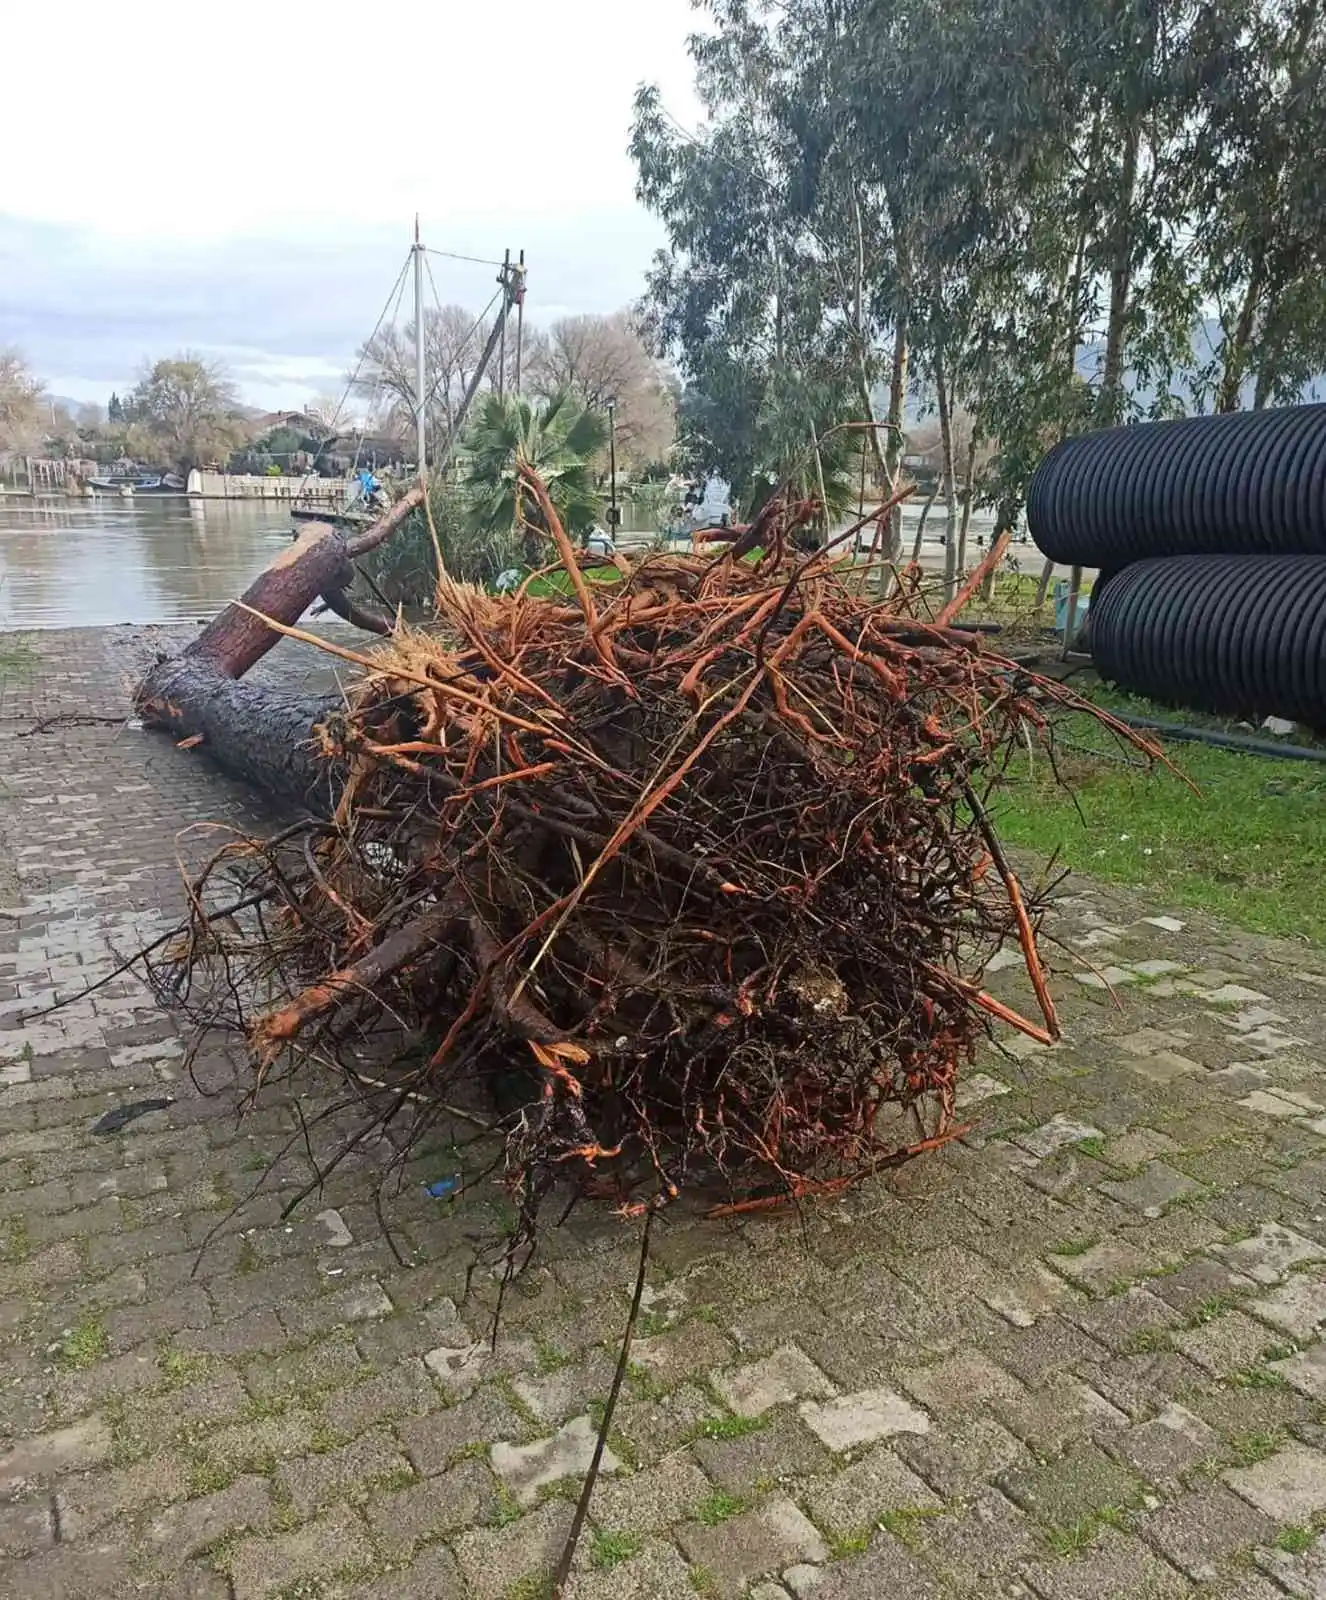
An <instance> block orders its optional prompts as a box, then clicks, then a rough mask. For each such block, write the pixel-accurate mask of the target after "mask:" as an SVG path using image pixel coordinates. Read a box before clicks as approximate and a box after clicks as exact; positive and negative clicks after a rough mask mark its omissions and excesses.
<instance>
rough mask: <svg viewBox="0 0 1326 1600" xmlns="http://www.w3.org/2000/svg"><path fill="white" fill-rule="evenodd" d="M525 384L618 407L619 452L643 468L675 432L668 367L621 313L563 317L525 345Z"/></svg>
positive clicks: (541, 392) (668, 444)
mask: <svg viewBox="0 0 1326 1600" xmlns="http://www.w3.org/2000/svg"><path fill="white" fill-rule="evenodd" d="M525 370H526V372H527V373H528V383H527V387H528V388H530V389H532V390H533V391H534V393H536V394H538V395H542V396H545V397H547V396H550V395H552V394H555V393H556V392H557V391H558V390H561V389H570V390H573V391H574V392H575V393H576V394H578V395H579V396H580V397H581V398H582V399H583V400H585V401H586V402H587V403H588V404H589V405H591V406H595V407H599V408H603V407H606V406H607V404H608V402H609V401H612V402H613V403H614V405H615V408H616V421H617V452H618V455H619V456H622V457H625V458H626V460H627V461H628V462H632V463H634V464H636V465H637V466H643V465H645V464H646V463H648V462H652V461H661V460H663V459H664V457H666V455H667V454H668V451H669V450H670V449H671V448H672V443H673V440H674V438H675V436H676V421H677V407H676V401H675V398H674V394H673V390H672V386H671V385H670V383H669V374H668V372H667V369H666V368H664V367H662V366H661V365H660V364H659V362H658V361H656V360H655V359H654V357H653V356H652V355H651V354H650V353H649V350H648V349H647V348H646V346H645V344H644V342H643V340H642V339H641V338H640V336H639V334H638V333H637V332H636V331H635V328H634V327H633V326H632V324H631V319H630V317H629V315H628V314H627V313H626V312H624V311H618V312H615V313H614V314H613V315H612V316H606V317H605V316H595V315H587V316H578V317H563V318H561V319H560V320H559V321H557V322H554V323H553V325H552V327H551V328H549V329H548V331H547V333H546V334H539V335H536V336H535V337H534V338H533V339H531V340H529V341H528V343H527V347H526V360H525Z"/></svg>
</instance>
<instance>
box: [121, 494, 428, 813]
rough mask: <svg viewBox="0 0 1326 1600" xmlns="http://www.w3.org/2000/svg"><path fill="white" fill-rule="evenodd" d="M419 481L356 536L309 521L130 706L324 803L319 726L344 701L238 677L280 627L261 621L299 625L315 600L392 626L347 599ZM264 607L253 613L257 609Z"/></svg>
mask: <svg viewBox="0 0 1326 1600" xmlns="http://www.w3.org/2000/svg"><path fill="white" fill-rule="evenodd" d="M422 493H423V492H422V489H420V488H417V487H416V488H415V489H412V490H410V491H409V492H408V493H407V494H406V495H404V496H402V498H401V499H400V500H399V501H397V503H396V504H395V505H394V506H393V507H392V508H391V510H390V511H389V512H388V513H387V515H386V516H385V517H383V518H381V519H380V520H379V521H378V522H376V523H374V525H373V526H372V527H371V528H369V529H368V530H367V531H366V532H364V533H362V534H360V535H359V536H358V537H357V538H355V539H352V540H351V539H347V538H346V537H345V535H344V534H343V533H342V532H341V531H340V530H339V529H338V528H333V527H329V526H327V525H326V524H324V523H320V522H314V523H310V524H309V525H308V527H307V528H306V529H305V530H304V532H303V533H302V534H301V535H300V537H299V538H298V539H297V540H295V542H294V543H293V544H292V545H291V546H290V547H289V549H287V550H283V551H282V552H281V553H280V555H279V556H277V557H276V559H275V560H274V561H273V562H272V563H271V565H270V566H268V567H267V568H266V570H265V571H263V572H262V573H261V574H260V575H259V576H258V578H257V579H256V580H255V581H254V582H253V583H252V584H251V585H250V587H249V588H248V589H247V590H246V591H245V593H244V596H243V598H242V599H241V600H239V601H235V602H232V603H231V604H230V605H228V606H226V607H225V608H224V609H223V610H222V611H221V612H220V613H219V614H218V615H217V616H216V617H215V618H214V619H213V621H212V622H210V623H209V624H208V625H207V627H205V628H204V629H203V631H202V633H200V634H199V635H198V637H197V639H195V640H194V642H193V643H192V644H191V645H188V646H187V647H186V648H185V649H184V650H183V651H181V652H180V654H179V655H175V656H165V657H162V658H161V659H160V660H158V661H157V662H156V664H155V665H154V666H153V667H152V668H151V669H150V670H149V672H148V673H147V675H146V677H145V678H144V679H143V681H142V682H141V683H140V684H139V685H138V688H137V690H136V691H135V694H134V705H135V708H136V709H137V711H138V714H139V716H141V717H142V719H143V721H144V722H145V723H147V724H148V726H149V727H155V728H162V729H164V730H165V731H166V732H168V733H170V734H171V735H172V736H173V737H174V738H175V739H176V741H177V742H179V743H181V744H185V745H186V746H187V748H189V749H190V750H194V749H197V750H199V751H202V752H205V753H206V754H207V755H208V756H210V757H211V759H212V760H214V761H215V762H216V763H217V765H218V766H220V767H222V768H223V769H224V770H225V771H226V772H228V773H230V774H231V776H232V777H236V778H239V779H241V780H243V781H244V782H245V783H250V784H253V785H254V786H255V787H257V788H260V789H264V790H266V791H267V792H268V793H269V794H273V795H278V796H280V797H281V798H283V799H286V800H293V801H295V802H297V803H299V804H301V805H307V806H310V807H313V808H315V809H319V810H322V809H326V808H327V807H328V806H329V804H331V803H332V802H333V800H334V795H335V792H336V789H337V788H338V783H337V774H336V772H335V771H334V770H333V769H332V768H330V767H329V766H328V764H327V762H326V761H325V760H323V759H322V758H321V757H319V756H318V754H317V748H316V742H315V740H314V729H315V727H316V726H317V725H318V723H320V722H322V721H323V720H324V719H325V718H326V717H327V715H328V714H329V713H330V712H332V711H333V710H334V709H335V707H336V706H337V705H338V704H339V697H338V696H335V695H300V694H290V693H287V692H286V691H284V690H281V689H271V688H266V687H264V686H262V685H259V684H254V683H244V682H241V681H240V680H241V679H242V678H243V676H244V674H245V673H246V672H247V671H248V670H249V669H250V667H252V666H253V665H254V664H255V663H256V662H258V661H260V660H261V659H262V658H263V656H265V655H266V654H267V652H268V651H269V650H270V649H271V648H272V646H273V645H275V644H276V643H278V642H279V640H280V639H281V638H282V635H281V634H280V633H279V632H277V630H276V629H274V628H269V627H268V626H267V624H266V622H264V621H263V620H262V619H263V617H270V618H271V619H272V620H273V621H274V622H279V623H282V624H284V625H285V626H287V627H292V626H294V624H296V623H297V622H298V621H299V619H300V617H302V616H303V615H304V613H305V612H306V611H307V610H308V608H309V607H310V606H311V605H312V604H313V603H314V601H316V600H318V599H319V598H321V599H322V600H323V601H324V602H325V603H326V605H327V606H328V609H330V610H332V611H334V612H335V613H336V614H337V615H338V616H342V617H346V618H347V619H348V620H350V621H352V622H354V623H356V624H357V625H358V626H360V627H363V628H366V629H368V630H369V631H371V632H373V633H386V632H388V631H389V624H388V623H387V622H386V621H385V620H384V619H382V618H379V617H375V616H372V615H371V614H370V613H367V612H364V611H363V610H361V609H360V608H359V607H358V606H355V605H354V604H353V603H352V602H351V601H350V600H349V597H348V593H347V591H348V589H349V586H350V582H351V579H352V578H353V577H354V562H353V558H354V557H355V556H356V555H363V554H365V553H366V552H367V551H369V550H372V549H374V548H376V546H377V545H379V544H382V543H383V542H384V541H385V540H387V539H389V538H390V537H391V535H392V534H393V533H394V532H395V531H396V530H397V528H399V527H400V526H401V524H402V523H403V522H404V521H405V519H406V517H408V515H409V514H410V512H411V511H412V510H413V509H414V507H415V506H417V505H418V504H419V503H420V501H421V500H422ZM255 612H258V613H261V615H259V616H255V615H254V613H255Z"/></svg>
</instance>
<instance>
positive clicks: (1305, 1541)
mask: <svg viewBox="0 0 1326 1600" xmlns="http://www.w3.org/2000/svg"><path fill="white" fill-rule="evenodd" d="M1316 1539H1317V1535H1316V1534H1315V1533H1314V1532H1313V1530H1312V1529H1311V1528H1281V1530H1280V1531H1279V1533H1277V1534H1276V1536H1275V1548H1276V1549H1277V1550H1283V1551H1285V1553H1286V1554H1287V1555H1291V1556H1301V1555H1302V1554H1303V1552H1304V1551H1305V1550H1311V1548H1312V1546H1313V1545H1314V1544H1315V1543H1316Z"/></svg>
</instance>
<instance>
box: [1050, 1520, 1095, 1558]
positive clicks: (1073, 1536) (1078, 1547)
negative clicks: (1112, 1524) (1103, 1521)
mask: <svg viewBox="0 0 1326 1600" xmlns="http://www.w3.org/2000/svg"><path fill="white" fill-rule="evenodd" d="M1099 1533H1100V1524H1099V1523H1098V1522H1097V1521H1096V1519H1095V1517H1083V1518H1081V1520H1080V1521H1078V1522H1073V1523H1070V1524H1069V1525H1068V1526H1067V1527H1063V1528H1050V1529H1049V1530H1048V1531H1047V1532H1046V1535H1045V1542H1046V1544H1048V1545H1049V1547H1050V1549H1051V1550H1052V1551H1053V1552H1054V1554H1055V1555H1057V1556H1065V1557H1066V1556H1075V1555H1080V1554H1081V1552H1082V1551H1083V1550H1086V1549H1088V1548H1089V1547H1090V1546H1091V1545H1093V1544H1094V1543H1095V1542H1096V1538H1097V1536H1098V1535H1099Z"/></svg>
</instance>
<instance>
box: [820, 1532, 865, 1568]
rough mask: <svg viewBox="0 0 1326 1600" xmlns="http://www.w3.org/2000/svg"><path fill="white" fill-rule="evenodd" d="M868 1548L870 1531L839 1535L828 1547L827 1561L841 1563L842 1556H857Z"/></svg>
mask: <svg viewBox="0 0 1326 1600" xmlns="http://www.w3.org/2000/svg"><path fill="white" fill-rule="evenodd" d="M869 1548H870V1530H869V1529H868V1528H867V1529H861V1530H858V1531H857V1532H856V1533H844V1534H841V1535H840V1536H839V1537H838V1538H837V1539H835V1540H834V1541H833V1543H832V1544H831V1545H830V1546H829V1559H830V1560H832V1561H841V1560H842V1559H843V1557H844V1556H859V1555H861V1554H863V1553H864V1552H865V1551H867V1550H869Z"/></svg>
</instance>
